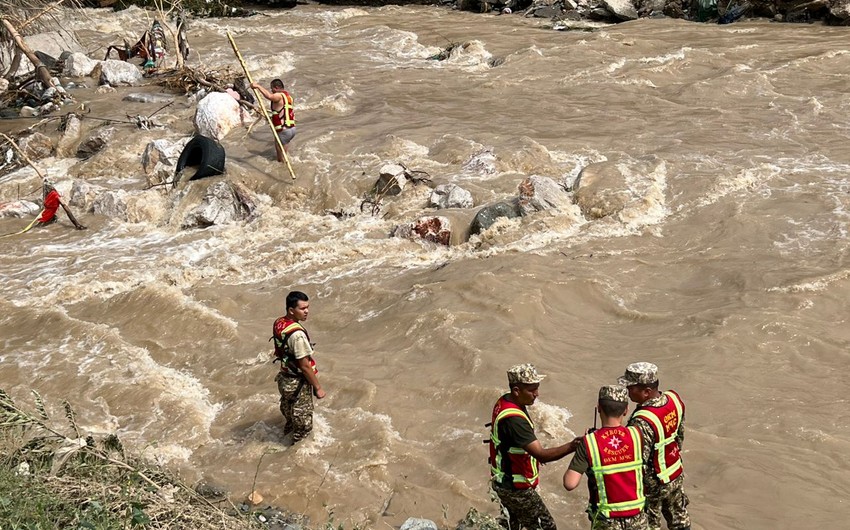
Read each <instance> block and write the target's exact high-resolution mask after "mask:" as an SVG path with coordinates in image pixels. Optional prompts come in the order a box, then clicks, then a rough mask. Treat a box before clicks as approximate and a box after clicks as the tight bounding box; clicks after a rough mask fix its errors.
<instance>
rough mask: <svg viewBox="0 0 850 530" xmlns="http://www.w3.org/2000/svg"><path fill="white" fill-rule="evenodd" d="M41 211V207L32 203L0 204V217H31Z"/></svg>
mask: <svg viewBox="0 0 850 530" xmlns="http://www.w3.org/2000/svg"><path fill="white" fill-rule="evenodd" d="M40 211H41V206H39V205H38V204H36V203H34V202H31V201H24V200H17V201H9V202H0V217H31V216H33V215H35V214H37V213H38V212H40Z"/></svg>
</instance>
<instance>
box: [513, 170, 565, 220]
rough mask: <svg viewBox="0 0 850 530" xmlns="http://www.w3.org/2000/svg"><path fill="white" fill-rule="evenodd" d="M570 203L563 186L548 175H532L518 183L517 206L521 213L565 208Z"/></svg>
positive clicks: (526, 213)
mask: <svg viewBox="0 0 850 530" xmlns="http://www.w3.org/2000/svg"><path fill="white" fill-rule="evenodd" d="M572 204H573V201H572V199H571V198H570V196H569V194H568V193H567V192H566V190H565V189H564V188H563V186H561V185H560V184H558V183H557V182H555V181H554V180H553V179H551V178H549V177H541V176H539V175H532V176H530V177H528V178H526V179H524V180H523V181H522V182H521V183H520V184H519V208H520V211H521V212H522V214H523V215H529V214H532V213H534V212H541V211H543V210H566V209H567V208H569V207H571V206H572Z"/></svg>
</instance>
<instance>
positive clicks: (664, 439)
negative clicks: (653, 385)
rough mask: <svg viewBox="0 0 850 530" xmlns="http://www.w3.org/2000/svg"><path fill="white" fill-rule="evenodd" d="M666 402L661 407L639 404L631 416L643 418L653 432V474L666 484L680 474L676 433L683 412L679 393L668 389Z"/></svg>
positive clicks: (680, 463) (665, 393)
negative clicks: (654, 440) (654, 441)
mask: <svg viewBox="0 0 850 530" xmlns="http://www.w3.org/2000/svg"><path fill="white" fill-rule="evenodd" d="M663 395H665V396H667V404H665V405H663V406H661V407H646V406H640V407H638V409H637V410H636V411H635V412H634V414H632V418H643V419H645V420H646V421H647V422H649V425H651V426H652V430H653V431H654V432H655V439H656V440H658V441H657V442H656V443H655V449H654V452H653V457H652V458H653V463H652V464H653V466H654V468H655V474H656V475H657V476H658V479H659V480H661V483H662V484H667V483H668V482H670V481H671V480H674V479H676V477H678V476H679V475H681V474H682V455H681V454H680V453H679V442H678V441H676V435H677V433H678V432H679V425H680V424H681V422H682V417H683V416H684V414H685V405H684V403H682V398H680V397H679V394H677V393H675V392H673V391H672V390H668V391H666V392H664V393H663Z"/></svg>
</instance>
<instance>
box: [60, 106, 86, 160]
mask: <svg viewBox="0 0 850 530" xmlns="http://www.w3.org/2000/svg"><path fill="white" fill-rule="evenodd" d="M82 128H83V124H82V122H81V121H80V118H79V117H77V115H76V114H73V113H70V114H68V118H67V119H66V120H65V130H64V131H63V133H62V137H61V138H59V143H58V144H57V145H56V155H57V156H72V155H73V154H75V153H76V152H77V146H78V144H79V142H80V137H81V136H82Z"/></svg>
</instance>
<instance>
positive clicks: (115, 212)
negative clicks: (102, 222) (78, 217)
mask: <svg viewBox="0 0 850 530" xmlns="http://www.w3.org/2000/svg"><path fill="white" fill-rule="evenodd" d="M128 197H129V194H128V193H127V192H126V191H125V190H107V191H104V192H103V193H101V194H100V195H98V196H97V198H95V200H94V201H93V203H92V211H93V212H94V213H95V214H97V215H103V216H104V217H109V218H112V219H119V220H121V221H126V220H127V200H128Z"/></svg>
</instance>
